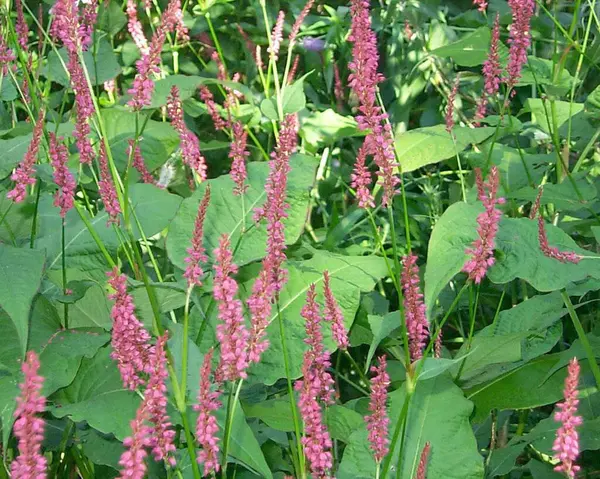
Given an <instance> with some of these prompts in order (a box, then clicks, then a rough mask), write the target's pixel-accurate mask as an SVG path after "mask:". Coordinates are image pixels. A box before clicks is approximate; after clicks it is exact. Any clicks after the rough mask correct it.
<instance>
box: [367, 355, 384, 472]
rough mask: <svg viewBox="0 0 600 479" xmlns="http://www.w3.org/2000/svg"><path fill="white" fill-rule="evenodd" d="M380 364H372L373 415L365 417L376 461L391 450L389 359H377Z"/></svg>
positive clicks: (381, 357) (370, 403) (379, 460)
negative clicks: (388, 397) (387, 409)
mask: <svg viewBox="0 0 600 479" xmlns="http://www.w3.org/2000/svg"><path fill="white" fill-rule="evenodd" d="M377 361H378V362H379V366H372V367H371V371H372V372H374V373H375V377H373V379H371V400H370V402H369V411H371V415H370V416H367V417H366V418H365V421H366V423H367V429H368V430H369V445H370V447H371V451H373V456H374V457H375V461H376V462H377V463H380V462H381V461H382V460H383V458H384V457H385V456H386V455H387V453H388V452H389V447H388V444H389V442H390V441H389V439H388V428H389V424H390V420H389V418H388V415H387V411H386V401H387V388H388V386H389V385H390V377H389V375H388V373H387V372H386V368H387V361H386V359H385V356H380V357H379V358H378V360H377Z"/></svg>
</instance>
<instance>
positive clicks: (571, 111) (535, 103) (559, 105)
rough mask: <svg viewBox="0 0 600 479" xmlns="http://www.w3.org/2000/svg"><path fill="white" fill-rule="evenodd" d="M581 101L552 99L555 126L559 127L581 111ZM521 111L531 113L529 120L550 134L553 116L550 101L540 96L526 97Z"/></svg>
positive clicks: (552, 129)
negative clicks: (571, 101)
mask: <svg viewBox="0 0 600 479" xmlns="http://www.w3.org/2000/svg"><path fill="white" fill-rule="evenodd" d="M583 106H584V105H583V103H570V102H568V101H554V109H555V112H556V126H557V127H558V128H560V127H561V126H562V125H563V124H564V123H566V122H567V121H568V120H569V118H570V117H572V116H575V115H576V114H577V113H580V112H581V111H583ZM523 111H525V112H529V113H531V120H532V121H533V123H536V124H537V125H539V126H540V128H541V129H542V130H544V131H545V132H546V133H548V134H550V132H551V131H554V118H553V113H552V108H551V105H550V102H548V101H547V100H543V99H541V98H528V99H527V101H526V102H525V106H524V108H523Z"/></svg>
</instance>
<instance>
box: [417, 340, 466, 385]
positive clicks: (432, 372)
mask: <svg viewBox="0 0 600 479" xmlns="http://www.w3.org/2000/svg"><path fill="white" fill-rule="evenodd" d="M474 352H475V349H474V348H471V351H470V352H469V353H467V355H469V354H473V353H474ZM467 355H465V356H461V357H458V358H456V359H447V358H424V359H419V361H418V362H417V363H416V365H415V367H414V369H415V370H416V371H420V372H419V376H418V380H419V381H425V380H426V379H431V378H434V377H436V376H439V375H440V374H443V373H445V372H446V371H448V370H449V369H450V368H452V367H453V366H456V365H457V364H459V363H462V362H463V361H464V360H466V357H467ZM423 361H424V363H423V365H422V366H421V363H422V362H423Z"/></svg>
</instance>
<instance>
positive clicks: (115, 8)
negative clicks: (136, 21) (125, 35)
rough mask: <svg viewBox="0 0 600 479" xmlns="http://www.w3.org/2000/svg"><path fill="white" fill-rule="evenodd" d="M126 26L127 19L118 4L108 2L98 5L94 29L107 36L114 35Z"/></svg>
mask: <svg viewBox="0 0 600 479" xmlns="http://www.w3.org/2000/svg"><path fill="white" fill-rule="evenodd" d="M126 24H127V17H126V16H125V14H124V13H123V9H122V7H121V6H120V5H119V4H118V3H116V2H109V3H103V4H100V6H99V7H98V18H97V20H96V28H98V29H99V30H102V31H103V32H106V33H108V34H109V35H116V34H117V33H119V32H120V31H121V29H122V28H123V27H124V26H125V25H126Z"/></svg>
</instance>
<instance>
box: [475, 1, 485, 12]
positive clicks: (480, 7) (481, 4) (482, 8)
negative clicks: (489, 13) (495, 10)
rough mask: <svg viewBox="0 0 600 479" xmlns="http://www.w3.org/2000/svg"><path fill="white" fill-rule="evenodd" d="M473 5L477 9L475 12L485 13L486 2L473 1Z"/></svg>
mask: <svg viewBox="0 0 600 479" xmlns="http://www.w3.org/2000/svg"><path fill="white" fill-rule="evenodd" d="M473 5H475V6H476V7H477V10H479V11H480V12H485V10H486V8H487V6H488V2H487V0H473Z"/></svg>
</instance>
